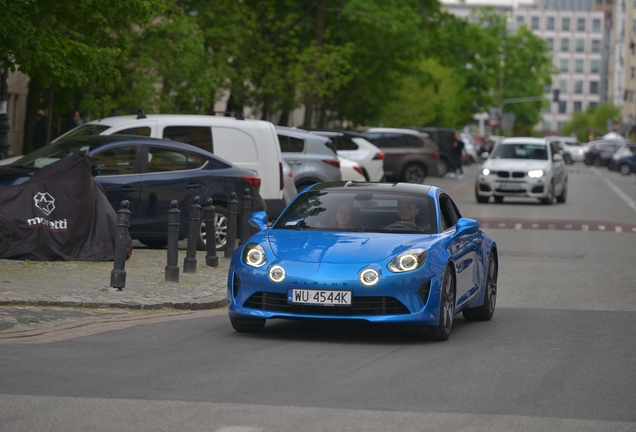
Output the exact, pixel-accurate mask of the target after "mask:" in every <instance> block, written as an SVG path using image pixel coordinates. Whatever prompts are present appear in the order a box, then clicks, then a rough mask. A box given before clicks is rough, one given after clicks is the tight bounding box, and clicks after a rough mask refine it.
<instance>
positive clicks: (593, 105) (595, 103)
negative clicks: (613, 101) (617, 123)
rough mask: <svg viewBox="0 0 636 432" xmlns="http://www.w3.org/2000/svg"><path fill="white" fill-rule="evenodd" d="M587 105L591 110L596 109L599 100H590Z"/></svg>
mask: <svg viewBox="0 0 636 432" xmlns="http://www.w3.org/2000/svg"><path fill="white" fill-rule="evenodd" d="M587 106H588V107H589V108H590V110H591V111H594V110H595V109H596V108H598V102H590V103H589V104H588V105H587Z"/></svg>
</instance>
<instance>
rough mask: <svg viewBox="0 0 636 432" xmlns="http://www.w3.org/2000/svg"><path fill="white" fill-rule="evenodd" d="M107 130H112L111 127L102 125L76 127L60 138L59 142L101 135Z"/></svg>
mask: <svg viewBox="0 0 636 432" xmlns="http://www.w3.org/2000/svg"><path fill="white" fill-rule="evenodd" d="M106 129H110V126H105V125H100V124H85V125H81V126H78V127H76V128H75V129H73V130H72V131H70V132H69V133H67V134H66V135H64V136H62V137H60V139H59V140H58V141H61V140H67V139H69V138H76V137H81V136H87V135H99V134H101V133H102V132H104V131H105V130H106Z"/></svg>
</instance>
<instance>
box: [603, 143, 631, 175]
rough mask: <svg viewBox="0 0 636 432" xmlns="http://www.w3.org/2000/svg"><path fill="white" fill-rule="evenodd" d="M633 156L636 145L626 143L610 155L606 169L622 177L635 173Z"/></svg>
mask: <svg viewBox="0 0 636 432" xmlns="http://www.w3.org/2000/svg"><path fill="white" fill-rule="evenodd" d="M634 154H636V143H626V144H625V145H624V146H622V147H621V148H619V149H618V150H616V153H614V154H613V155H612V157H611V158H610V162H609V164H608V165H607V168H608V169H610V170H612V171H618V172H620V173H621V174H623V175H630V174H631V173H633V172H634V171H635V170H634V159H635V158H634Z"/></svg>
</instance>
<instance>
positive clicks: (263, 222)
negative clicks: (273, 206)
mask: <svg viewBox="0 0 636 432" xmlns="http://www.w3.org/2000/svg"><path fill="white" fill-rule="evenodd" d="M247 221H248V222H249V224H250V225H252V226H253V227H256V228H258V229H259V230H261V231H262V230H264V229H266V228H267V213H265V212H264V211H257V212H254V213H252V214H250V217H249V218H248V219H247Z"/></svg>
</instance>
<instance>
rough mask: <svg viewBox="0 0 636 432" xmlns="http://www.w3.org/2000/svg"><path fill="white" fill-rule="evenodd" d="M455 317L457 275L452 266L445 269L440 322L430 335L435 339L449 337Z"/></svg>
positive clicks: (430, 337) (440, 339) (440, 302)
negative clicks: (454, 274)
mask: <svg viewBox="0 0 636 432" xmlns="http://www.w3.org/2000/svg"><path fill="white" fill-rule="evenodd" d="M454 319H455V277H454V276H453V272H452V271H451V269H450V267H446V270H445V271H444V280H443V281H442V292H441V293H440V301H439V324H438V325H437V326H436V327H433V328H431V329H430V331H429V332H428V337H429V339H431V340H435V341H445V340H447V339H448V338H449V336H450V333H451V330H452V328H453V320H454Z"/></svg>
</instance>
